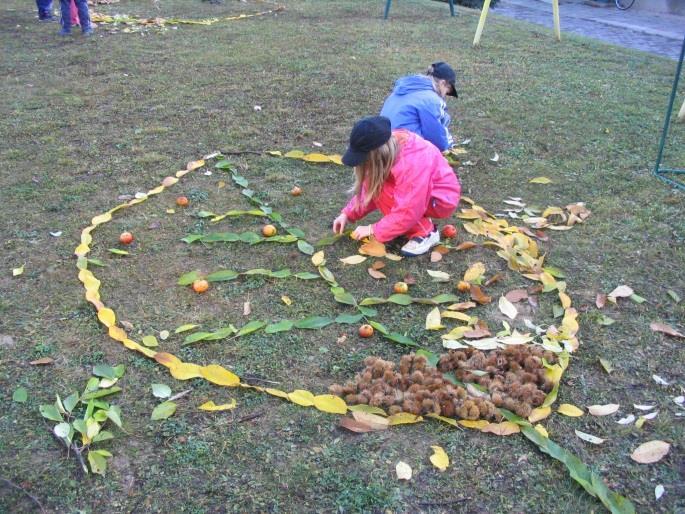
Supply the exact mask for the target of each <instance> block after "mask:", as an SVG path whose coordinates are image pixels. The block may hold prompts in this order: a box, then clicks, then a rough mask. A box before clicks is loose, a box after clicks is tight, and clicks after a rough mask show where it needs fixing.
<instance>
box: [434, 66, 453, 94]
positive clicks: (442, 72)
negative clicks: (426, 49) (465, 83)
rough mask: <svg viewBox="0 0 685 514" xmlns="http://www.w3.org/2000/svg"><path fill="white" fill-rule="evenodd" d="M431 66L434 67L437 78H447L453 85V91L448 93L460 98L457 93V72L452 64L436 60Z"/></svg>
mask: <svg viewBox="0 0 685 514" xmlns="http://www.w3.org/2000/svg"><path fill="white" fill-rule="evenodd" d="M431 66H432V68H433V76H434V77H435V78H436V79H442V80H446V81H447V82H449V83H450V85H451V86H452V92H451V93H447V94H448V95H450V96H453V97H454V98H459V95H458V94H457V74H456V73H455V72H454V70H453V69H452V66H450V65H449V64H447V63H446V62H442V61H441V62H434V63H433V64H431Z"/></svg>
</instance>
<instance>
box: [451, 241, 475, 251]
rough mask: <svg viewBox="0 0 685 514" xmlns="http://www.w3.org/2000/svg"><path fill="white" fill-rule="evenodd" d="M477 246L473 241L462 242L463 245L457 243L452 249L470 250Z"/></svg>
mask: <svg viewBox="0 0 685 514" xmlns="http://www.w3.org/2000/svg"><path fill="white" fill-rule="evenodd" d="M476 246H478V245H477V244H476V243H474V242H473V241H464V242H463V243H459V244H458V245H457V246H456V247H455V248H454V249H455V250H457V251H458V250H469V249H470V248H474V247H476Z"/></svg>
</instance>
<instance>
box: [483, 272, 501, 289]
mask: <svg viewBox="0 0 685 514" xmlns="http://www.w3.org/2000/svg"><path fill="white" fill-rule="evenodd" d="M503 278H504V273H495V274H494V275H493V276H491V277H490V278H489V279H487V280H486V281H485V283H484V284H483V285H484V286H489V285H491V284H494V283H495V282H499V281H500V280H502V279H503Z"/></svg>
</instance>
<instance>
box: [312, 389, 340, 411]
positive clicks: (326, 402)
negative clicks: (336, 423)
mask: <svg viewBox="0 0 685 514" xmlns="http://www.w3.org/2000/svg"><path fill="white" fill-rule="evenodd" d="M314 407H316V408H317V409H319V410H320V411H322V412H330V413H331V414H345V413H346V412H347V404H346V403H345V400H343V399H342V398H340V397H338V396H334V395H332V394H320V395H318V396H315V397H314Z"/></svg>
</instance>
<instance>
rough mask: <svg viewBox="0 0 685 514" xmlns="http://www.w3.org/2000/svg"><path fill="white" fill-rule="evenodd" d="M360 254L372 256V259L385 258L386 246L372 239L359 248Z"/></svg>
mask: <svg viewBox="0 0 685 514" xmlns="http://www.w3.org/2000/svg"><path fill="white" fill-rule="evenodd" d="M359 253H361V254H362V255H370V256H371V257H383V256H385V253H386V252H385V245H384V244H383V243H381V242H380V241H377V240H376V239H373V238H371V239H370V240H369V242H368V243H364V244H363V245H361V247H360V248H359Z"/></svg>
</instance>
